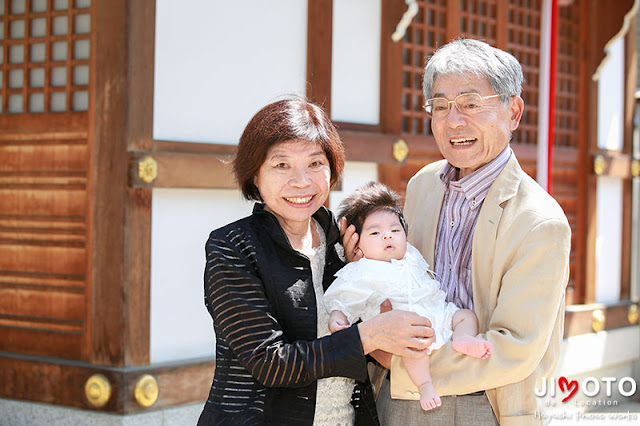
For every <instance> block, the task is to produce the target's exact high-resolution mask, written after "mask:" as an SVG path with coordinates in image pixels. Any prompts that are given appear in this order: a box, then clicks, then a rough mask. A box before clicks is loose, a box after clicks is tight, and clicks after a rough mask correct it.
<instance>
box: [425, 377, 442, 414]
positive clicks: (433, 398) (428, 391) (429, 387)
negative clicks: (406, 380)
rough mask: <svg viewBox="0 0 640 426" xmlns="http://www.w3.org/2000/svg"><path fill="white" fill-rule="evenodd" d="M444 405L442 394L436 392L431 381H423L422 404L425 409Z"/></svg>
mask: <svg viewBox="0 0 640 426" xmlns="http://www.w3.org/2000/svg"><path fill="white" fill-rule="evenodd" d="M441 405H442V401H441V400H440V396H438V392H436V390H435V388H434V387H433V384H432V383H431V382H426V383H423V384H422V385H421V386H420V406H421V407H422V409H423V410H424V411H429V410H432V409H434V408H436V407H439V406H441Z"/></svg>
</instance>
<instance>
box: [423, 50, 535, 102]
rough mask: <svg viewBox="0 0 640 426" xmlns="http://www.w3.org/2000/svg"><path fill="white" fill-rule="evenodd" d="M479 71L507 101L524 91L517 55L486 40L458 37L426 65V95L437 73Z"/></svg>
mask: <svg viewBox="0 0 640 426" xmlns="http://www.w3.org/2000/svg"><path fill="white" fill-rule="evenodd" d="M466 73H471V74H475V75H476V76H478V77H482V76H484V77H487V79H489V84H491V88H492V89H493V91H494V92H495V93H496V94H499V95H504V96H501V97H500V100H501V101H502V102H503V104H506V103H507V102H508V101H509V99H510V98H511V97H512V96H520V93H521V92H522V82H523V80H524V76H523V74H522V66H521V65H520V62H518V60H517V59H516V58H514V57H513V55H511V54H509V53H507V52H505V51H504V50H500V49H497V48H495V47H493V46H490V45H488V44H487V43H485V42H482V41H479V40H473V39H464V38H462V39H456V40H453V41H452V42H450V43H447V44H445V45H444V46H442V47H441V48H439V49H438V50H436V52H435V53H434V54H433V56H431V57H430V58H429V60H428V61H427V65H426V66H425V68H424V84H423V91H424V98H425V99H428V98H431V97H432V91H433V83H434V81H435V79H436V77H438V76H441V75H447V74H460V75H461V74H466Z"/></svg>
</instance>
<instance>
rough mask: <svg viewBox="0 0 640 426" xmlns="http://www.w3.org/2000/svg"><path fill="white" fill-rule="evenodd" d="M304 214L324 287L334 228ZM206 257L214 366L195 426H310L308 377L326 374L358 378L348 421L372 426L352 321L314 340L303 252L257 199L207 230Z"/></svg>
mask: <svg viewBox="0 0 640 426" xmlns="http://www.w3.org/2000/svg"><path fill="white" fill-rule="evenodd" d="M313 217H314V218H315V219H316V220H317V221H318V223H319V224H320V225H321V227H322V228H323V229H324V231H325V234H326V241H327V252H326V263H325V270H324V281H323V287H324V288H325V289H326V288H327V287H328V286H329V285H330V284H331V282H332V281H333V280H334V274H335V273H336V271H338V270H339V269H340V268H341V267H342V266H344V263H343V262H342V260H340V258H339V257H338V255H337V254H336V250H335V245H336V243H338V242H339V238H340V235H339V230H338V227H337V226H336V223H335V220H334V218H333V216H332V215H331V213H330V212H329V211H328V210H326V209H324V208H321V209H320V210H318V211H317V212H316V213H315V214H314V216H313ZM206 255H207V263H206V267H205V274H204V283H205V285H204V286H205V288H204V292H205V305H206V307H207V309H208V310H209V313H210V314H211V317H212V318H213V324H214V329H215V334H216V371H215V375H214V379H213V385H212V386H211V392H210V394H209V398H208V401H207V403H206V404H205V409H204V411H203V413H202V415H201V417H200V422H199V424H203V425H204V424H216V425H223V424H233V425H244V424H251V425H254V424H257V425H261V424H277V425H310V424H312V423H313V415H314V410H315V400H316V383H317V380H318V379H320V378H324V377H332V376H343V377H349V378H353V379H355V380H356V381H357V385H356V389H355V391H354V395H353V398H352V404H353V405H354V406H355V407H356V424H361V425H367V426H369V425H377V424H378V419H377V414H376V410H375V404H374V401H373V394H372V391H371V386H370V385H369V383H368V376H367V369H366V358H365V356H364V355H363V349H362V344H361V342H360V335H359V333H358V328H357V327H350V328H349V329H347V330H342V331H340V332H337V333H334V334H332V335H330V336H326V337H323V338H320V339H317V338H316V330H317V324H316V312H317V310H316V298H315V292H314V287H313V282H312V279H311V265H310V262H309V259H308V258H307V257H306V256H304V255H302V254H300V253H299V252H297V251H295V250H294V249H293V248H292V247H291V245H290V244H289V240H288V239H287V237H286V236H285V233H284V231H283V229H282V228H281V226H280V224H279V223H278V221H277V219H276V217H275V216H274V215H272V214H271V213H270V212H268V211H266V210H265V209H264V205H263V204H260V203H257V204H256V205H255V206H254V209H253V214H252V215H251V216H248V217H246V218H243V219H240V220H238V221H236V222H234V223H231V224H229V225H227V226H224V227H222V228H220V229H217V230H215V231H213V232H212V233H211V235H210V236H209V240H208V241H207V244H206Z"/></svg>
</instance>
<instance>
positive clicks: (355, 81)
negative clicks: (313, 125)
mask: <svg viewBox="0 0 640 426" xmlns="http://www.w3.org/2000/svg"><path fill="white" fill-rule="evenodd" d="M380 8H381V0H335V1H334V2H333V39H332V61H331V65H332V72H331V118H332V119H333V120H336V121H346V122H351V123H362V124H378V123H379V122H380V16H381V15H380V14H381V9H380Z"/></svg>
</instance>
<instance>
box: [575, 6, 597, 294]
mask: <svg viewBox="0 0 640 426" xmlns="http://www.w3.org/2000/svg"><path fill="white" fill-rule="evenodd" d="M594 4H595V3H594V2H593V1H591V2H588V4H587V5H586V6H585V7H584V8H583V9H582V15H583V20H582V22H583V25H582V29H581V34H582V41H583V44H582V45H583V46H584V50H583V58H584V61H585V63H586V70H587V71H586V72H587V76H586V78H584V79H583V80H582V84H583V85H584V86H586V87H585V88H584V89H583V93H585V102H580V104H581V108H584V110H583V111H582V112H583V114H581V115H580V116H581V117H585V119H584V120H582V126H583V127H584V130H583V131H584V133H583V135H584V136H585V137H584V138H583V139H582V141H583V142H582V143H580V144H579V146H578V188H579V189H578V193H579V194H580V195H581V197H580V203H581V204H582V206H581V208H580V209H579V211H582V212H583V213H582V217H581V221H580V222H581V223H580V224H581V228H579V229H578V230H577V232H578V233H579V235H580V236H581V238H582V239H581V241H579V242H578V244H581V245H582V249H581V250H580V251H581V253H578V254H582V255H583V257H582V259H584V261H583V263H582V268H581V271H580V272H581V275H582V278H583V281H582V283H581V284H579V286H578V287H581V290H583V294H582V295H581V296H582V297H580V298H577V300H576V302H578V303H593V302H595V274H596V271H595V265H596V187H597V179H596V177H595V176H593V174H592V170H593V161H592V157H591V154H592V152H593V151H595V150H596V149H597V134H598V133H597V123H598V85H597V83H596V82H594V81H593V80H592V79H591V75H592V70H593V69H595V67H596V65H595V64H596V62H597V61H598V57H599V55H598V54H597V53H596V49H597V47H598V43H597V41H596V39H595V38H594V37H591V35H590V34H591V29H592V28H595V26H596V24H597V16H596V13H595V10H594ZM585 23H586V25H585Z"/></svg>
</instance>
